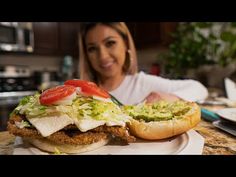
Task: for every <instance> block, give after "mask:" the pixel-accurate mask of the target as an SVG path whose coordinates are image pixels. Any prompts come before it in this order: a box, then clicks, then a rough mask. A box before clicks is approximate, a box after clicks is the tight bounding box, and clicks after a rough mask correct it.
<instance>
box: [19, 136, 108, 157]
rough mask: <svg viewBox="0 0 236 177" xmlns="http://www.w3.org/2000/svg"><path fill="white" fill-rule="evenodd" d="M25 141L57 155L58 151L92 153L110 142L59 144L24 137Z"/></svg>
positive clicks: (106, 140)
mask: <svg viewBox="0 0 236 177" xmlns="http://www.w3.org/2000/svg"><path fill="white" fill-rule="evenodd" d="M23 140H24V141H27V142H29V143H30V144H32V145H34V146H35V147H37V148H39V149H41V150H43V151H46V152H51V153H55V152H56V151H57V150H58V151H60V152H61V153H67V154H79V153H83V152H87V151H92V150H95V149H98V148H100V147H102V146H105V145H106V144H107V143H108V142H109V139H108V138H104V139H100V140H99V141H98V142H94V143H92V144H87V145H74V144H57V143H54V142H52V141H50V140H47V139H35V138H26V137H24V138H23Z"/></svg>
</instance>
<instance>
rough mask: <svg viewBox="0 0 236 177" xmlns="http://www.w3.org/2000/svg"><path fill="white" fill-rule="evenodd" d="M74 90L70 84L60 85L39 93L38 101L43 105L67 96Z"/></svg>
mask: <svg viewBox="0 0 236 177" xmlns="http://www.w3.org/2000/svg"><path fill="white" fill-rule="evenodd" d="M75 91H76V88H75V87H74V86H71V85H60V86H56V87H53V88H50V89H48V90H45V91H44V92H43V93H42V94H41V95H40V98H39V99H40V103H41V104H43V105H50V104H52V103H54V102H56V101H59V100H61V99H63V98H65V97H67V96H70V95H71V94H73V93H74V92H75Z"/></svg>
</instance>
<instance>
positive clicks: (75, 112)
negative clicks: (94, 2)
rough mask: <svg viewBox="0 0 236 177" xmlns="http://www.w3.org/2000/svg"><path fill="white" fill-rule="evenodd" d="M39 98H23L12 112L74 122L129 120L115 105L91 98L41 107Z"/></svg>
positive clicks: (79, 97) (36, 95) (30, 116)
mask: <svg viewBox="0 0 236 177" xmlns="http://www.w3.org/2000/svg"><path fill="white" fill-rule="evenodd" d="M39 97H40V94H38V93H37V94H35V95H34V96H27V97H25V98H23V99H22V100H21V101H20V103H19V105H18V106H17V107H16V108H15V110H14V111H13V112H14V113H16V114H21V115H25V116H26V117H27V118H34V117H46V116H50V115H57V114H60V115H61V114H66V115H68V116H69V117H71V118H73V119H75V120H80V119H94V120H102V121H105V122H107V121H112V122H121V121H123V122H127V121H129V119H130V118H131V117H129V116H128V115H127V114H125V113H124V111H123V110H122V109H121V108H120V107H119V106H118V105H116V104H115V103H113V102H105V101H102V100H98V99H93V98H92V97H86V96H77V97H76V98H75V99H74V100H73V102H72V104H71V105H50V106H45V105H41V104H40V101H39Z"/></svg>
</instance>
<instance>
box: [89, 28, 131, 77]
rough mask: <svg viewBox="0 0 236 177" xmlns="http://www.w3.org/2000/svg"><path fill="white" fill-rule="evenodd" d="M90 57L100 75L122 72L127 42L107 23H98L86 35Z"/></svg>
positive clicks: (105, 75) (119, 73)
mask: <svg viewBox="0 0 236 177" xmlns="http://www.w3.org/2000/svg"><path fill="white" fill-rule="evenodd" d="M85 43H86V51H87V54H88V59H89V61H90V63H91V65H92V67H93V68H94V70H95V71H97V72H98V74H99V75H100V77H112V76H117V75H121V74H122V68H123V65H124V62H125V57H126V50H127V47H126V44H125V41H124V40H123V38H122V37H121V35H120V34H119V33H118V32H117V31H116V30H114V29H113V28H111V27H109V26H106V25H100V24H99V25H97V26H95V27H94V28H92V29H91V30H89V31H88V33H87V35H86V37H85Z"/></svg>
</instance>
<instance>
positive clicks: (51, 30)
mask: <svg viewBox="0 0 236 177" xmlns="http://www.w3.org/2000/svg"><path fill="white" fill-rule="evenodd" d="M33 30H34V53H35V54H48V55H55V54H57V52H58V50H59V38H58V31H59V30H58V23H57V22H36V23H33Z"/></svg>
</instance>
